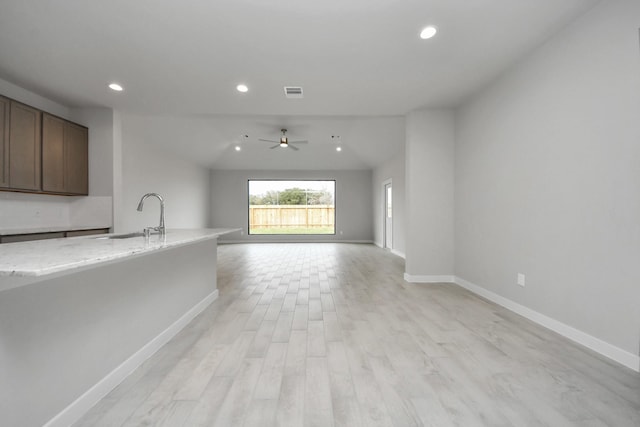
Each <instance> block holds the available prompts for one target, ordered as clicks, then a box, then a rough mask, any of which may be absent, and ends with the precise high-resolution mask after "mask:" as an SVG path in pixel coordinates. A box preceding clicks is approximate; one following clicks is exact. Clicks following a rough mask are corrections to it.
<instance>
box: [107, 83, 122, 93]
mask: <svg viewBox="0 0 640 427" xmlns="http://www.w3.org/2000/svg"><path fill="white" fill-rule="evenodd" d="M109 89H111V90H115V91H116V92H122V91H123V90H124V88H123V87H122V86H120V85H119V84H118V83H111V84H109Z"/></svg>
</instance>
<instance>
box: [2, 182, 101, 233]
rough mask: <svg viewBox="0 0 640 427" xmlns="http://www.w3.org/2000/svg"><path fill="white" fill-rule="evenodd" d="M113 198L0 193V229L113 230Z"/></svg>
mask: <svg viewBox="0 0 640 427" xmlns="http://www.w3.org/2000/svg"><path fill="white" fill-rule="evenodd" d="M112 211H113V209H112V198H111V197H68V196H51V195H43V194H26V193H12V192H0V230H3V231H6V230H13V229H16V230H29V229H34V230H42V229H46V228H48V227H51V228H60V227H69V228H73V227H85V226H87V227H111V226H112V224H113V212H112Z"/></svg>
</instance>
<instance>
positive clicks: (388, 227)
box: [382, 178, 393, 250]
mask: <svg viewBox="0 0 640 427" xmlns="http://www.w3.org/2000/svg"><path fill="white" fill-rule="evenodd" d="M387 188H390V189H391V191H393V182H392V180H391V178H389V179H387V180H385V181H383V182H382V247H383V248H384V249H389V250H392V249H393V193H391V212H392V213H391V217H390V218H387V203H388V201H387V194H388V193H387Z"/></svg>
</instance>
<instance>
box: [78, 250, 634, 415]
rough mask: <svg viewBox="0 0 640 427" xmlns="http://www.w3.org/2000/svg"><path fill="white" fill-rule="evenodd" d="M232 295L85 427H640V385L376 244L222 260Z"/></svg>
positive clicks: (240, 253) (225, 286) (225, 287)
mask: <svg viewBox="0 0 640 427" xmlns="http://www.w3.org/2000/svg"><path fill="white" fill-rule="evenodd" d="M218 265H219V268H218V287H219V290H220V297H219V299H218V300H216V301H215V302H214V303H213V304H212V305H211V306H210V307H209V308H208V309H207V310H205V311H204V312H203V313H202V314H201V315H200V316H198V317H197V318H196V319H195V320H194V321H193V322H192V323H191V324H190V325H188V326H187V327H186V328H185V329H184V330H183V331H182V332H181V333H180V334H179V335H178V336H176V338H174V339H173V340H172V341H171V342H170V343H169V344H167V345H166V346H165V347H163V348H162V349H161V350H160V351H159V352H158V353H156V354H155V355H154V356H153V357H152V358H150V359H149V360H148V361H147V362H145V364H144V365H143V366H142V367H140V368H139V369H138V370H137V371H135V372H134V373H133V374H132V375H131V376H130V377H129V378H127V379H126V380H125V381H124V382H123V383H122V384H121V385H120V386H118V387H117V388H116V389H115V390H114V391H113V392H111V393H110V394H109V395H108V396H107V397H106V398H104V399H103V400H102V401H101V402H100V403H98V404H97V405H96V406H95V407H94V408H93V409H92V410H91V411H90V412H89V413H88V414H86V416H85V417H84V418H83V419H82V420H80V422H78V423H77V426H111V427H113V426H136V427H137V426H143V425H150V426H223V427H235V426H260V427H268V426H318V427H328V426H348V427H355V426H398V427H399V426H423V425H424V426H435V427H446V426H464V427H469V426H492V427H493V426H581V427H595V426H615V427H622V426H640V375H639V374H637V373H634V372H633V371H631V370H629V369H627V368H624V367H621V366H619V365H617V364H615V363H614V362H611V361H609V360H607V359H605V358H603V357H601V356H599V355H597V354H595V353H593V352H591V351H589V350H587V349H585V348H582V347H580V346H578V345H576V344H574V343H572V342H570V341H568V340H566V339H564V338H562V337H560V336H558V335H556V334H554V333H553V332H550V331H548V330H546V329H544V328H542V327H540V326H537V325H535V324H533V323H531V322H529V321H527V320H526V319H523V318H521V317H519V316H517V315H515V314H513V313H511V312H509V311H507V310H505V309H503V308H501V307H499V306H496V305H495V304H492V303H490V302H487V301H485V300H483V299H481V298H478V297H476V296H475V295H473V294H471V293H469V292H467V291H466V290H464V289H462V288H459V287H457V286H455V285H451V284H429V285H427V284H410V283H407V282H404V281H403V279H402V275H403V271H404V267H403V266H404V262H403V260H402V259H401V258H398V257H396V256H394V255H392V254H390V253H388V252H385V251H384V250H382V249H379V248H377V247H375V246H372V245H357V244H329V243H328V244H251V245H249V244H242V245H221V246H220V247H219V248H218Z"/></svg>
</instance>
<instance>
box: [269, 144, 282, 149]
mask: <svg viewBox="0 0 640 427" xmlns="http://www.w3.org/2000/svg"><path fill="white" fill-rule="evenodd" d="M278 147H280V144H278V145H274V146H273V147H269V148H270V149H272V150H273V149H274V148H278Z"/></svg>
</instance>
